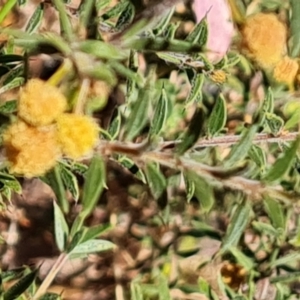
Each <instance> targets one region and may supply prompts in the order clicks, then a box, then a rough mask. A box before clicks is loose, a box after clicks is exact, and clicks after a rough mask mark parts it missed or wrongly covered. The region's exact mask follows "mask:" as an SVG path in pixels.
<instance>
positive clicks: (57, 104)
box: [18, 79, 67, 126]
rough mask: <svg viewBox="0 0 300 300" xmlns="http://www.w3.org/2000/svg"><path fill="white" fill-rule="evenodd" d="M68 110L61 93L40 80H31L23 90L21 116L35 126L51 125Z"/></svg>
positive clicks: (20, 104)
mask: <svg viewBox="0 0 300 300" xmlns="http://www.w3.org/2000/svg"><path fill="white" fill-rule="evenodd" d="M66 108H67V99H66V98H65V96H64V95H63V94H62V93H61V91H60V90H59V89H58V88H57V87H55V86H52V85H50V84H48V83H47V82H44V81H42V80H40V79H31V80H29V81H28V83H27V84H26V86H25V87H24V88H23V89H22V90H21V93H20V99H19V107H18V112H19V116H20V117H21V118H22V119H23V120H24V121H26V122H27V123H28V124H30V125H33V126H44V125H48V124H51V123H52V122H53V121H54V120H55V119H56V118H57V117H58V116H59V115H60V114H62V113H63V112H64V111H65V110H66Z"/></svg>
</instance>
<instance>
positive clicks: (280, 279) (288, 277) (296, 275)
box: [270, 272, 300, 284]
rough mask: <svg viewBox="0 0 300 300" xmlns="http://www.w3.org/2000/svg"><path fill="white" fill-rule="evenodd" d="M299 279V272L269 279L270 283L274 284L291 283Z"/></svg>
mask: <svg viewBox="0 0 300 300" xmlns="http://www.w3.org/2000/svg"><path fill="white" fill-rule="evenodd" d="M299 278H300V272H290V273H288V274H285V275H279V276H275V277H270V283H271V284H274V283H277V282H285V283H287V282H292V281H298V280H299Z"/></svg>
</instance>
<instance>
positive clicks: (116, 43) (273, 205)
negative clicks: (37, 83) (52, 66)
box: [0, 0, 300, 300]
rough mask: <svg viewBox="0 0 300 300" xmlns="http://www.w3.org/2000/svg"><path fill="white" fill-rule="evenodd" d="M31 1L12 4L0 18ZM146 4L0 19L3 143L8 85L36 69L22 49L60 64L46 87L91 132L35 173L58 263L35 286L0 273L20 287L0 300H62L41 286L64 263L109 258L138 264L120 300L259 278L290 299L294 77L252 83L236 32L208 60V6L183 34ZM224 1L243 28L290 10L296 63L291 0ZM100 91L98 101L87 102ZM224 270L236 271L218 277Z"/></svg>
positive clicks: (298, 239) (86, 4)
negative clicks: (69, 153) (92, 142)
mask: <svg viewBox="0 0 300 300" xmlns="http://www.w3.org/2000/svg"><path fill="white" fill-rule="evenodd" d="M25 2H26V1H18V2H17V1H14V0H13V1H11V0H8V1H6V2H5V4H4V5H2V7H1V10H0V24H2V22H3V21H5V20H6V19H7V18H9V17H10V15H11V14H12V13H14V12H15V9H17V10H21V11H22V7H23V5H26V3H25ZM146 2H147V3H148V2H149V3H148V4H146ZM146 2H145V6H146V7H143V6H141V5H140V4H141V3H140V1H129V0H124V1H117V3H115V1H110V0H105V1H101V0H94V1H93V0H91V1H82V3H81V4H80V5H79V7H78V8H70V7H71V6H70V5H69V4H68V3H69V2H68V1H63V0H54V1H53V3H41V4H37V5H35V6H34V9H33V10H32V12H31V14H30V16H29V17H28V19H27V21H26V25H25V26H23V28H24V30H20V29H17V28H13V26H12V27H5V28H4V27H3V28H2V27H1V34H4V35H5V37H4V41H3V43H2V40H1V48H0V97H1V103H0V121H1V128H0V133H1V140H2V142H3V143H4V146H5V138H3V132H4V131H5V128H6V127H7V126H8V125H9V124H10V122H13V121H14V120H15V119H16V118H18V101H19V93H18V92H19V90H20V89H21V88H23V86H24V85H25V84H26V82H27V81H28V80H30V77H31V76H32V73H31V71H32V70H31V69H30V68H31V56H33V55H35V54H36V53H40V52H45V53H48V54H49V53H50V54H51V55H50V59H52V58H53V57H56V56H59V59H61V60H62V61H63V63H62V64H61V66H60V67H59V68H58V70H56V71H55V72H54V74H51V76H50V79H49V83H50V84H52V85H55V86H57V87H58V88H59V89H60V90H61V91H62V92H63V93H64V94H65V95H66V97H67V98H68V105H69V107H68V112H69V113H79V114H83V113H88V114H90V115H91V116H92V117H94V118H95V120H96V121H97V122H98V124H100V126H101V128H100V130H99V137H100V140H99V143H98V144H97V145H96V146H95V147H94V149H93V150H92V151H91V152H92V153H90V154H89V155H87V156H86V157H82V159H80V160H78V161H73V160H71V159H68V158H67V157H63V158H62V159H61V160H60V161H59V162H57V165H56V166H55V167H54V168H53V169H52V170H51V171H49V172H48V173H47V174H45V175H44V176H41V178H40V179H41V180H43V181H44V182H45V183H47V184H48V185H49V186H50V187H51V189H52V191H53V193H54V194H53V195H54V196H53V197H55V199H54V201H53V203H54V206H53V219H52V221H53V222H52V224H50V225H49V228H51V226H52V227H53V233H54V237H55V243H56V247H57V249H58V251H59V252H60V256H59V257H58V258H57V261H56V262H55V264H54V266H53V268H52V269H51V270H50V271H49V274H48V275H47V276H46V278H45V279H44V280H43V282H42V283H41V285H40V286H39V287H36V286H35V284H34V281H35V278H36V276H37V273H38V269H37V270H34V271H28V269H25V268H21V269H17V270H8V271H4V270H3V271H2V274H1V279H2V283H5V282H9V281H12V280H14V281H15V280H17V281H16V282H15V283H14V284H13V285H12V286H11V287H10V288H8V289H7V288H4V285H3V286H1V297H2V298H1V299H4V300H10V299H22V300H23V299H44V300H50V299H63V296H62V295H58V294H54V293H50V292H47V290H48V287H49V285H50V284H51V282H52V281H53V280H54V278H55V276H56V275H57V273H58V272H59V271H60V269H61V268H62V267H63V265H64V264H65V263H66V261H67V260H71V259H75V258H76V259H78V260H79V259H81V260H84V259H85V258H86V257H88V256H89V255H91V254H95V253H99V256H101V255H102V254H101V252H106V251H110V254H111V256H112V257H114V259H113V260H112V261H114V262H115V261H116V262H118V261H119V260H120V261H122V263H123V261H126V263H127V264H128V265H126V263H124V265H126V266H125V267H124V270H126V272H127V271H128V270H130V271H131V270H133V269H136V270H138V271H139V272H138V273H139V275H138V276H135V277H134V276H132V275H131V272H130V271H128V274H129V275H128V278H127V275H126V276H124V274H123V273H122V274H121V275H122V276H123V277H124V278H125V277H126V280H127V279H128V282H125V284H124V295H122V297H123V296H124V297H123V298H126V297H127V296H128V299H129V298H131V299H133V300H146V299H161V300H165V299H166V300H168V299H173V298H176V299H177V298H178V299H179V298H180V299H185V298H189V297H190V298H191V299H192V298H193V296H195V299H196V298H197V297H198V298H199V299H200V298H201V299H225V298H226V299H227V298H229V299H236V300H237V299H245V300H250V299H256V298H257V299H258V298H259V296H257V295H256V293H257V290H259V288H260V285H261V284H262V282H264V280H265V279H266V278H268V282H269V285H270V286H271V288H270V289H273V290H274V295H275V294H276V298H274V299H278V300H279V299H296V298H293V297H294V296H295V295H296V294H297V293H298V291H297V288H296V287H295V285H294V283H297V282H298V281H299V277H300V273H299V271H298V269H299V261H300V256H299V253H298V252H299V251H298V248H299V245H300V221H299V218H298V215H297V212H298V211H299V204H298V199H299V193H300V174H299V143H300V138H299V133H298V131H299V130H296V128H297V127H299V116H300V108H299V107H300V106H299V95H298V93H297V92H298V88H299V86H298V85H299V84H298V83H297V82H296V81H295V82H294V86H289V90H287V89H286V87H285V86H283V85H280V84H278V83H275V82H274V80H273V78H272V71H273V70H265V69H261V70H260V71H261V72H263V73H264V75H263V76H262V77H263V79H261V81H259V80H258V79H257V78H258V76H257V75H255V72H256V70H257V69H259V68H260V67H259V66H256V65H255V66H254V67H253V65H252V62H251V56H249V57H247V56H243V54H242V53H246V52H245V51H244V49H241V44H243V43H237V42H236V41H235V40H233V41H232V47H231V48H230V49H229V50H228V53H227V54H226V55H224V57H222V58H221V59H219V60H214V59H211V54H214V53H210V50H209V49H210V48H209V47H210V38H209V35H210V20H209V17H210V15H209V14H210V12H209V11H207V12H206V15H205V17H204V18H203V19H202V20H200V22H198V24H195V26H194V27H193V28H192V29H189V30H188V31H185V26H184V24H183V23H184V22H185V20H186V18H187V19H188V18H191V15H193V14H192V13H191V11H190V9H191V8H190V7H189V6H187V8H186V10H187V15H185V16H182V15H181V13H180V12H179V11H177V10H176V9H175V6H174V5H170V4H173V3H172V2H173V1H166V2H163V1H157V3H156V1H154V2H153V3H152V2H151V1H146ZM160 2H162V3H160ZM228 2H229V3H230V4H231V9H232V10H233V16H234V20H233V21H235V22H236V23H238V25H239V26H237V30H240V28H242V27H243V24H241V20H237V19H238V18H237V19H235V18H236V16H237V15H239V16H241V17H245V16H244V14H245V13H244V12H245V11H248V10H247V7H246V6H247V5H249V11H259V10H261V11H266V12H269V13H271V12H272V13H277V12H280V16H286V18H289V20H286V21H288V22H287V24H286V26H289V33H290V35H289V42H288V52H289V54H290V56H291V57H295V58H298V57H299V53H300V42H299V40H300V37H299V32H300V30H299V26H300V20H299V15H300V14H299V12H300V6H299V1H296V0H290V1H283V2H281V1H277V0H276V1H270V0H265V1H261V3H260V4H259V5H257V4H255V1H228ZM235 2H237V3H235ZM226 3H227V2H226ZM234 3H235V4H236V5H235V4H234ZM46 5H49V6H51V8H53V9H55V10H56V12H57V14H58V16H59V22H58V23H59V24H56V25H57V26H56V27H57V28H59V30H60V32H50V31H49V32H48V31H45V30H44V29H42V28H44V26H42V24H44V21H45V20H46V19H47V12H46V8H45V6H46ZM147 5H148V6H147ZM251 5H254V8H253V7H251ZM158 8H159V9H158ZM235 9H236V11H235ZM286 18H285V19H286ZM174 21H175V22H174ZM56 27H55V28H56ZM270 30H271V29H270ZM241 35H242V33H241ZM241 38H242V37H241ZM216 39H220V37H216ZM220 40H221V39H220ZM53 53H55V54H54V56H52V55H53ZM245 55H247V53H246V54H245ZM44 67H45V66H44ZM45 68H46V67H45ZM254 70H255V71H254ZM218 74H219V75H220V74H221V75H220V76H221V77H220V78H218V77H217V75H218ZM222 76H223V77H222ZM257 81H259V82H257ZM100 83H101V84H103V86H101V88H98V89H97V88H96V86H97V84H100ZM256 85H257V86H256ZM106 88H107V89H106ZM292 88H295V89H296V93H291V91H292ZM106 90H107V91H106ZM102 93H103V94H102ZM97 97H99V98H101V99H102V98H103V99H104V100H103V105H98V106H97V104H96V105H95V102H93V101H95V98H96V99H98V98H97ZM115 103H117V104H115ZM101 104H102V102H101ZM74 125H76V124H74ZM51 126H55V124H52V125H51ZM81 134H82V135H84V134H87V133H86V132H83V133H81ZM32 143H34V141H32ZM11 148H12V149H13V147H11ZM12 149H6V151H13V150H12ZM10 154H11V153H5V152H3V161H2V160H1V165H0V166H1V170H0V171H1V172H0V193H1V207H3V210H4V212H8V208H7V207H6V204H7V203H10V205H12V204H14V203H17V202H18V201H17V202H16V201H15V197H17V196H16V194H18V196H19V197H21V196H20V195H21V194H22V188H23V186H22V184H23V178H21V175H20V174H10V172H9V170H10V166H9V164H7V162H6V156H5V155H7V157H9V155H10ZM37 155H38V154H37ZM1 158H2V156H1ZM26 180H27V179H26ZM26 180H25V183H26V182H27V181H26ZM51 197H52V196H51ZM11 203H12V204H11ZM14 205H15V204H14ZM99 212H100V213H99ZM97 214H99V215H101V214H103V215H105V217H103V216H102V215H101V217H99V215H97ZM97 216H98V219H97ZM9 218H11V217H9ZM9 218H8V219H9ZM12 219H13V218H12ZM99 219H100V220H101V222H103V223H101V224H98V223H95V220H96V222H98V220H99ZM127 219H128V220H129V221H128V223H126V222H127V221H126V222H125V221H124V220H127ZM13 221H14V222H15V221H16V220H15V219H13ZM124 223H126V226H124V228H123V227H122V226H123V224H124ZM121 227H122V230H120V228H121ZM49 228H47V230H49ZM120 232H121V233H120ZM100 236H101V239H99V237H100ZM102 238H103V239H102ZM4 240H5V239H4ZM121 240H122V241H121ZM124 240H125V242H124ZM136 245H138V246H136ZM131 246H132V247H131ZM24 247H26V245H24ZM206 247H207V248H209V251H208V250H207V248H206ZM131 248H134V252H133V253H130V251H132V249H131ZM212 249H213V250H212ZM113 250H114V251H113ZM139 251H140V252H139ZM208 252H209V255H208V256H209V257H205V255H207V253H208ZM144 253H146V255H145V254H144ZM142 254H143V255H144V256H145V257H146V259H145V258H144V259H141V258H140V256H141V257H143V255H142ZM118 255H119V256H118ZM120 257H121V259H120ZM226 263H228V264H229V265H230V266H231V269H233V270H235V271H234V272H232V273H230V272H229V273H230V274H227V273H226V270H225V269H226V268H225V267H224V265H226ZM120 268H121V269H122V268H123V265H122V266H121V267H120V266H117V268H115V269H114V266H111V270H117V271H116V273H117V272H118V271H119V269H120ZM229 269H230V268H229ZM136 270H135V271H136ZM224 270H225V271H224ZM227 271H228V270H227ZM104 273H105V272H104V271H103V274H104ZM107 273H109V274H112V273H113V272H107ZM132 273H133V274H137V273H134V272H132ZM126 274H127V273H126ZM123 277H120V278H122V280H123V279H124V278H123ZM120 278H119V277H118V278H114V280H115V281H117V282H118V288H119V287H120V286H121V283H122V284H123V281H122V280H120ZM118 280H119V281H120V282H121V283H120V286H119V281H118ZM124 280H125V279H124ZM104 282H105V281H104ZM128 287H130V288H128ZM122 288H123V286H122ZM116 290H117V289H116ZM129 290H130V291H129ZM129 293H130V296H129V295H128V294H129ZM186 294H190V296H186ZM298 294H299V293H298ZM298 294H297V295H296V296H295V297H298V296H299V295H298ZM174 295H175V296H174ZM125 296H126V297H125ZM122 297H121V298H122ZM274 297H275V296H274ZM112 298H113V297H112ZM198 298H197V299H198ZM126 299H127V298H126ZM193 299H194V298H193Z"/></svg>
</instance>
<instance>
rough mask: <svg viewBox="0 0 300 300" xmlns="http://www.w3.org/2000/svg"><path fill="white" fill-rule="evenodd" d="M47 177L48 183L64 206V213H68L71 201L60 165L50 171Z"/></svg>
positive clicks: (61, 205) (62, 206)
mask: <svg viewBox="0 0 300 300" xmlns="http://www.w3.org/2000/svg"><path fill="white" fill-rule="evenodd" d="M45 179H46V183H48V184H49V185H50V187H51V188H52V190H53V191H54V193H55V196H56V198H57V201H58V203H59V206H60V207H61V208H62V210H63V212H64V213H67V212H68V211H69V202H68V200H67V197H66V191H65V187H64V184H63V180H62V177H61V173H60V168H59V166H55V167H54V169H53V170H51V171H50V172H48V173H47V174H46V176H45Z"/></svg>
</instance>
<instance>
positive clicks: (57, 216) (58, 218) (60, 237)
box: [53, 201, 69, 252]
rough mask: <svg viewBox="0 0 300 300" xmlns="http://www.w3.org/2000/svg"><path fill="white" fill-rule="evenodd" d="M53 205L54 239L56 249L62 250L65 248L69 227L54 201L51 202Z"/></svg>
mask: <svg viewBox="0 0 300 300" xmlns="http://www.w3.org/2000/svg"><path fill="white" fill-rule="evenodd" d="M53 205H54V231H55V241H56V245H57V247H58V249H59V250H60V251H61V252H63V251H64V250H65V247H66V242H67V239H68V236H69V227H68V224H67V222H66V220H65V217H64V215H63V213H62V211H61V210H60V208H59V206H58V205H57V204H56V202H55V201H54V202H53Z"/></svg>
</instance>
